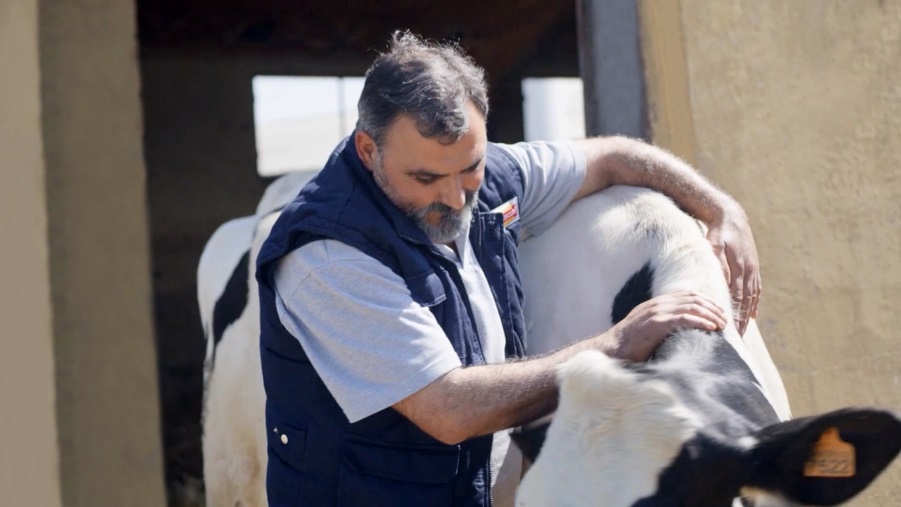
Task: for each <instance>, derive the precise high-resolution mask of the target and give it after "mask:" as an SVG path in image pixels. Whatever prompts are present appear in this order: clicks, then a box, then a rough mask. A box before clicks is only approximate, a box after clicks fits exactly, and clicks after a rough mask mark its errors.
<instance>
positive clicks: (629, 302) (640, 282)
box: [610, 262, 654, 324]
mask: <svg viewBox="0 0 901 507" xmlns="http://www.w3.org/2000/svg"><path fill="white" fill-rule="evenodd" d="M653 283H654V269H653V268H652V267H651V263H650V262H648V263H647V264H645V265H644V266H642V267H641V269H639V270H638V271H636V272H635V274H634V275H632V277H631V278H629V280H627V281H626V283H625V284H624V285H623V288H622V289H620V290H619V292H618V293H617V294H616V298H614V299H613V310H612V311H611V312H610V320H611V321H612V322H613V323H614V324H616V323H617V322H619V321H621V320H623V319H624V318H626V315H629V312H631V311H632V309H633V308H635V307H636V306H638V305H640V304H641V303H644V302H645V301H647V300H649V299H651V286H652V285H653Z"/></svg>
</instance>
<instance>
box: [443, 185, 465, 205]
mask: <svg viewBox="0 0 901 507" xmlns="http://www.w3.org/2000/svg"><path fill="white" fill-rule="evenodd" d="M442 201H443V202H444V204H445V205H447V206H450V207H451V208H453V209H455V210H460V209H463V206H464V205H465V204H466V189H465V188H464V187H463V182H462V181H461V180H460V179H459V178H452V179H451V182H450V184H449V186H448V188H447V189H446V190H445V192H444V199H442Z"/></svg>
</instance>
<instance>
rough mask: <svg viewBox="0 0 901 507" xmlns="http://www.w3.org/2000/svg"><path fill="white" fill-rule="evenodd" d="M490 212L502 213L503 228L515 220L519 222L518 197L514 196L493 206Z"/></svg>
mask: <svg viewBox="0 0 901 507" xmlns="http://www.w3.org/2000/svg"><path fill="white" fill-rule="evenodd" d="M491 212H492V213H502V214H503V215H504V229H506V228H508V227H510V226H511V225H513V224H515V223H516V222H519V198H518V197H514V198H513V199H510V200H509V201H507V202H505V203H504V204H501V205H500V206H498V207H497V208H494V209H493V210H491Z"/></svg>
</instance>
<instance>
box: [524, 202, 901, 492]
mask: <svg viewBox="0 0 901 507" xmlns="http://www.w3.org/2000/svg"><path fill="white" fill-rule="evenodd" d="M520 256H521V263H522V266H523V267H522V270H521V271H522V273H523V285H524V290H525V292H526V296H527V302H526V316H527V319H528V325H529V339H530V343H529V352H530V353H536V352H539V353H540V352H547V351H550V350H555V349H557V348H560V347H562V346H564V345H566V344H567V343H569V342H572V341H575V340H578V339H580V338H585V337H587V336H591V335H594V334H597V333H598V332H601V331H604V330H606V329H609V328H610V327H611V326H612V325H613V324H615V323H616V322H618V321H619V320H621V319H622V318H624V317H625V316H626V315H627V314H628V313H629V312H630V311H631V310H632V309H633V308H634V307H635V306H636V305H638V304H640V303H642V302H644V301H646V300H648V299H650V298H651V297H654V296H656V295H659V294H665V293H669V292H675V291H679V290H694V291H697V292H701V293H705V294H707V295H709V296H710V297H712V298H713V299H714V300H715V301H717V302H719V304H720V305H721V306H723V307H724V308H730V307H731V302H730V296H729V290H728V286H727V284H726V280H725V278H724V277H723V274H722V269H721V267H720V263H719V261H718V260H717V258H716V257H715V256H714V254H713V251H712V249H711V247H710V245H709V243H708V242H707V241H706V239H705V237H704V232H703V230H702V229H701V228H700V226H699V225H698V224H697V223H696V222H695V221H694V220H692V219H690V218H689V217H688V216H687V215H685V214H684V213H682V212H681V211H680V210H679V209H678V208H677V207H676V206H675V205H674V204H673V203H672V202H671V201H670V200H669V199H667V198H666V197H664V196H663V195H661V194H658V193H655V192H653V191H650V190H647V189H639V188H632V187H614V188H611V189H607V190H605V191H604V192H602V193H600V194H596V195H595V196H591V197H588V198H586V199H583V200H581V201H578V202H576V203H574V204H573V205H572V206H570V207H569V208H568V209H567V211H566V212H564V214H563V216H561V217H560V218H559V219H558V220H557V222H556V223H555V224H554V226H553V227H552V228H551V229H550V230H548V231H547V232H546V233H545V234H543V235H541V236H540V237H537V238H533V239H531V240H529V241H527V242H525V243H524V244H523V246H522V248H521V251H520ZM558 380H559V385H560V390H561V399H560V404H559V407H558V410H557V412H556V414H554V416H553V421H552V422H551V423H550V424H549V426H548V424H547V423H543V424H537V425H536V426H535V427H534V428H532V429H530V430H527V431H524V432H523V433H521V434H520V435H518V436H517V437H516V438H515V440H516V441H517V443H520V444H521V446H522V447H523V449H524V451H525V452H526V454H527V455H528V456H529V457H530V458H532V459H535V457H536V454H537V460H535V462H534V464H533V465H532V467H531V468H530V469H529V471H528V472H527V473H526V475H525V477H524V479H523V482H522V484H521V486H520V488H519V491H518V493H517V505H519V506H522V507H527V506H546V505H567V506H583V505H585V506H588V505H604V506H605V507H626V506H634V507H652V506H673V507H675V506H685V507H728V506H730V505H741V502H745V504H750V505H755V506H761V507H762V506H771V507H773V506H790V505H796V504H797V503H802V504H812V505H835V504H837V503H840V502H844V501H845V500H847V499H849V498H851V497H852V496H854V495H855V494H857V493H858V492H860V491H861V490H862V489H863V488H865V487H866V486H867V485H868V484H869V483H870V482H871V481H872V480H873V479H874V478H875V477H876V476H877V475H878V474H879V473H880V472H881V471H882V470H883V469H884V468H885V467H886V466H887V465H888V464H889V463H890V462H891V461H892V460H893V459H894V458H895V456H896V455H897V454H898V452H899V450H901V421H899V420H898V419H897V417H896V416H895V415H893V414H891V413H888V412H885V411H879V410H870V409H856V410H852V409H848V410H841V411H836V412H832V413H829V414H825V415H821V416H815V417H809V418H803V419H797V420H792V421H788V420H787V419H789V417H790V411H789V407H788V402H787V397H786V395H785V389H784V387H783V385H782V380H781V378H780V377H779V374H778V372H777V371H776V369H775V366H774V365H773V363H772V360H771V359H770V356H769V354H768V353H767V351H766V347H765V346H764V344H763V341H762V340H761V338H760V335H759V332H758V331H757V327H756V325H755V324H754V323H752V324H751V326H749V329H748V331H747V332H746V334H745V336H744V337H741V336H739V335H738V332H737V330H736V328H735V326H734V324H733V323H732V322H730V323H729V324H728V325H727V326H726V328H725V329H724V330H723V331H721V332H715V333H713V332H705V331H698V330H683V331H679V332H677V333H675V334H673V335H671V336H670V337H669V338H667V340H666V341H665V342H664V343H663V344H662V345H661V346H660V347H659V349H658V350H657V351H656V352H655V354H654V356H653V357H652V359H651V360H649V361H648V362H647V363H642V364H630V365H626V364H623V363H621V362H619V361H616V360H614V359H611V358H609V357H607V356H606V355H604V354H601V353H599V352H594V351H590V352H583V353H581V354H579V355H578V356H576V357H574V358H573V359H572V360H570V361H569V362H567V363H566V364H564V365H562V366H561V368H560V369H559V374H558ZM545 435H546V436H545ZM542 444H543V445H542ZM738 497H743V499H739V498H738Z"/></svg>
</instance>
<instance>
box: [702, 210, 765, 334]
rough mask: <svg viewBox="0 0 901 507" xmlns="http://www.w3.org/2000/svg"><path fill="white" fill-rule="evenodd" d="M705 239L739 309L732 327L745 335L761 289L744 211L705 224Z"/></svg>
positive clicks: (755, 256)
mask: <svg viewBox="0 0 901 507" xmlns="http://www.w3.org/2000/svg"><path fill="white" fill-rule="evenodd" d="M707 240H708V241H710V244H711V245H712V246H713V252H714V253H715V254H716V256H717V257H719V259H720V263H722V266H723V274H725V276H726V281H728V282H729V288H730V289H731V292H732V302H733V305H734V306H735V308H736V309H737V310H738V314H737V316H736V317H737V318H736V322H735V324H736V326H737V327H738V333H739V334H740V335H742V336H744V334H745V330H746V329H747V328H748V320H750V319H751V318H752V317H755V318H756V317H757V303H758V302H759V301H760V290H761V283H760V262H759V261H758V259H757V247H756V246H755V244H754V236H753V234H751V226H750V225H749V224H748V219H747V217H746V216H745V214H744V211H742V210H741V209H740V208H739V209H738V210H735V211H732V212H731V213H729V214H727V215H724V217H723V219H722V220H719V221H716V222H714V223H711V224H708V229H707Z"/></svg>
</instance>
